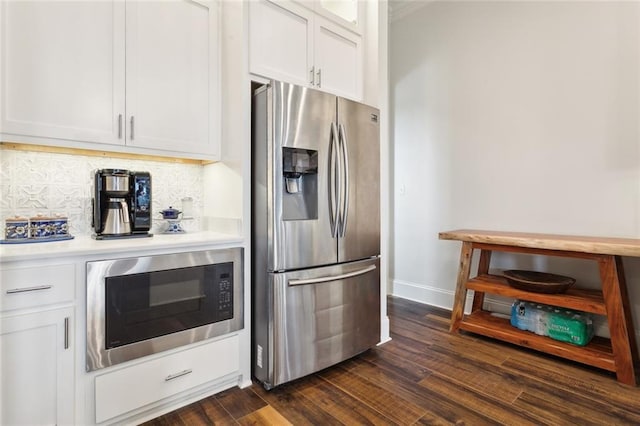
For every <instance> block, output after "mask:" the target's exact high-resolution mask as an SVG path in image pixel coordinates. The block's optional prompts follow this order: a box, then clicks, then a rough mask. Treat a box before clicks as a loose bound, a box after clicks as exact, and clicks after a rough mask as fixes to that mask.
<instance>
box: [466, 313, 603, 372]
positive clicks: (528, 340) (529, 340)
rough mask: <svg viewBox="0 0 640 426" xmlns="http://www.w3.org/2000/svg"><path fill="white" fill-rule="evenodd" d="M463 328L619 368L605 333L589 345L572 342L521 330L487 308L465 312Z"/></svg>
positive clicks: (518, 343)
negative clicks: (573, 343) (468, 313)
mask: <svg viewBox="0 0 640 426" xmlns="http://www.w3.org/2000/svg"><path fill="white" fill-rule="evenodd" d="M460 329H461V330H465V331H469V332H472V333H475V334H481V335H483V336H487V337H491V338H494V339H498V340H502V341H505V342H509V343H513V344H516V345H519V346H524V347H527V348H531V349H534V350H538V351H542V352H545V353H548V354H552V355H556V356H559V357H562V358H566V359H570V360H572V361H576V362H580V363H582V364H587V365H591V366H594V367H597V368H602V369H604V370H608V371H613V372H615V371H616V365H615V361H614V358H613V351H612V349H611V342H610V341H609V339H605V338H602V337H598V336H596V337H594V338H593V339H592V340H591V342H589V344H588V345H586V346H577V345H572V344H570V343H565V342H561V341H558V340H554V339H551V338H549V337H546V336H539V335H537V334H535V333H531V332H529V331H524V330H520V329H518V328H515V327H513V326H511V324H510V322H509V320H508V319H504V318H500V317H496V316H493V315H491V313H489V312H487V311H476V312H474V313H472V314H470V315H465V317H464V318H463V320H462V322H461V323H460Z"/></svg>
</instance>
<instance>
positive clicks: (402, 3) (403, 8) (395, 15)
mask: <svg viewBox="0 0 640 426" xmlns="http://www.w3.org/2000/svg"><path fill="white" fill-rule="evenodd" d="M434 1H435V0H389V22H394V21H397V20H399V19H402V18H404V17H406V16H409V15H411V14H412V13H414V12H416V11H418V10H420V9H422V8H423V7H425V6H426V5H427V4H429V3H432V2H434Z"/></svg>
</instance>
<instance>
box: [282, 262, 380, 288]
mask: <svg viewBox="0 0 640 426" xmlns="http://www.w3.org/2000/svg"><path fill="white" fill-rule="evenodd" d="M375 269H376V265H371V266H368V267H366V268H364V269H360V270H358V271H353V272H349V273H346V274H342V275H331V276H328V277H318V278H309V279H306V280H289V285H304V284H319V283H326V282H329V281H340V280H344V279H346V278H352V277H357V276H358V275H364V274H366V273H367V272H371V271H373V270H375Z"/></svg>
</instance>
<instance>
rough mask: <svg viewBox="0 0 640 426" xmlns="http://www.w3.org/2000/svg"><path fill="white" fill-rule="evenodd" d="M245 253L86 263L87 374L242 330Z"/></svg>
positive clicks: (221, 251)
mask: <svg viewBox="0 0 640 426" xmlns="http://www.w3.org/2000/svg"><path fill="white" fill-rule="evenodd" d="M242 264H243V249H242V248H232V249H219V250H207V251H198V252H188V253H175V254H166V255H156V256H146V257H135V258H124V259H114V260H102V261H95V262H87V359H86V369H87V371H93V370H97V369H100V368H104V367H108V366H111V365H115V364H118V363H121V362H125V361H129V360H132V359H135V358H139V357H142V356H146V355H150V354H153V353H157V352H161V351H165V350H168V349H172V348H176V347H178V346H182V345H187V344H190V343H194V342H197V341H201V340H204V339H208V338H211V337H215V336H220V335H223V334H227V333H230V332H233V331H237V330H240V329H242V328H243V327H244V310H243V306H244V296H243V295H244V285H243V276H242V271H243V266H242Z"/></svg>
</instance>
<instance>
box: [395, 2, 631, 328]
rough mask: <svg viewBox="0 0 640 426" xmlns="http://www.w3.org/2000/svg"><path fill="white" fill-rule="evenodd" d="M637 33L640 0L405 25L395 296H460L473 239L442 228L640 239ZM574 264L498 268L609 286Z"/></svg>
mask: <svg viewBox="0 0 640 426" xmlns="http://www.w3.org/2000/svg"><path fill="white" fill-rule="evenodd" d="M639 28H640V3H637V2H620V3H613V2H576V1H571V2H559V1H558V2H482V1H474V2H430V3H427V4H426V5H425V6H424V7H422V8H421V9H420V10H418V11H414V12H413V13H412V14H410V15H408V16H405V17H403V18H401V19H399V20H396V21H393V22H392V24H391V30H390V67H391V70H390V74H391V75H390V79H391V88H390V90H391V93H390V96H391V103H392V108H393V123H392V139H393V140H392V143H393V145H394V152H393V156H394V159H393V165H394V171H393V179H394V183H393V185H394V197H393V200H392V204H393V216H394V217H393V230H392V232H393V235H394V236H395V239H394V248H393V254H394V259H393V261H392V268H393V270H392V272H391V273H392V275H393V277H394V281H393V288H392V290H391V292H392V293H393V294H396V295H400V296H404V297H408V298H412V299H416V300H420V301H423V302H426V303H430V304H434V305H438V306H443V307H446V308H450V307H451V302H452V300H453V290H454V285H455V276H456V270H457V266H458V251H459V248H460V245H459V243H456V242H450V241H439V240H438V232H439V231H444V230H450V229H456V228H476V229H493V230H510V231H528V232H546V233H562V234H578V235H580V234H582V235H597V236H612V237H615V236H619V237H633V238H638V237H640V222H639V221H640V154H639V148H640V141H639V136H640V104H639V103H640V32H639ZM532 262H533V263H532ZM576 262H577V261H574V262H573V263H571V262H563V261H557V260H551V261H547V260H546V259H545V260H540V259H537V260H534V261H531V260H528V259H526V258H523V257H522V256H520V257H513V256H508V255H503V256H499V257H497V258H496V262H495V263H492V266H495V267H498V268H500V267H503V268H506V267H512V266H513V265H524V266H530V267H546V268H549V269H553V270H551V272H554V271H555V272H558V273H566V274H567V275H573V276H576V277H578V278H579V279H580V280H581V281H582V282H583V284H584V285H586V286H587V287H589V286H595V285H598V277H597V269H596V268H594V267H591V266H587V267H584V266H583V263H576ZM624 262H625V268H626V273H627V281H628V286H629V290H630V293H631V300H632V306H633V311H634V317H635V318H634V319H635V323H636V328H637V329H640V327H639V326H638V324H640V262H639V261H638V260H637V259H628V258H625V259H624Z"/></svg>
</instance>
